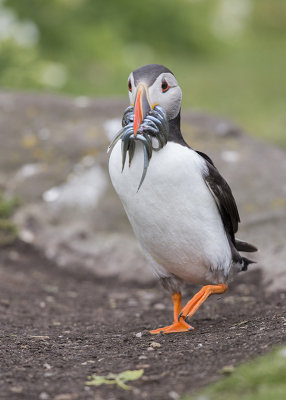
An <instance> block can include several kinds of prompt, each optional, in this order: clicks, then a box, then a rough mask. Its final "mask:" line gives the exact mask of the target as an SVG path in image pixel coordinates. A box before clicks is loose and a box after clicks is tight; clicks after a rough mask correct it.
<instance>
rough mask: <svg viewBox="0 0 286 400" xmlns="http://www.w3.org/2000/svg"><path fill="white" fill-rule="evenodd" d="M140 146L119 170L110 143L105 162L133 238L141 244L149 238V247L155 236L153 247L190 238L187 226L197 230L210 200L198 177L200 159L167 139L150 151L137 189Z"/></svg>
mask: <svg viewBox="0 0 286 400" xmlns="http://www.w3.org/2000/svg"><path fill="white" fill-rule="evenodd" d="M139 146H140V145H139ZM139 146H137V147H138V148H137V149H136V152H135V155H134V159H133V161H132V164H131V166H130V167H129V166H128V160H127V162H126V165H125V168H124V170H123V172H121V159H122V157H121V149H120V144H118V145H117V146H116V147H115V148H114V150H113V152H112V154H111V157H110V163H109V169H110V176H111V180H112V183H113V185H114V188H115V190H116V191H117V193H118V195H119V197H120V198H121V201H122V203H123V205H124V208H125V210H126V213H127V215H128V217H129V220H130V222H131V225H132V226H133V229H134V231H135V233H136V235H137V237H138V238H139V240H141V242H143V243H142V244H143V245H144V243H146V242H148V247H149V246H151V245H152V243H153V242H154V241H156V246H157V248H158V246H159V247H160V246H164V244H166V243H167V242H169V243H170V239H172V242H173V243H174V244H175V243H176V242H178V245H179V242H180V241H181V243H182V242H184V241H186V240H188V241H189V234H190V229H191V228H190V226H192V227H193V230H194V232H195V231H196V228H197V227H198V225H200V215H201V214H203V213H204V212H205V211H206V210H205V208H207V207H208V205H209V202H210V196H209V193H208V191H207V190H206V185H205V183H204V180H203V177H202V169H203V167H204V165H203V162H202V161H201V160H200V158H199V156H198V155H197V154H196V153H195V152H194V151H192V150H190V149H188V148H186V147H183V146H181V145H179V144H175V143H168V144H167V145H166V146H165V147H164V148H163V149H162V150H160V151H159V152H158V153H154V154H153V156H152V159H151V160H150V165H149V168H148V171H147V175H146V178H145V181H144V183H143V185H142V187H141V188H140V190H139V191H138V192H137V188H138V182H139V181H140V178H141V174H142V169H143V153H142V149H141V148H140V147H139ZM184 235H188V238H187V237H185V238H184ZM170 236H172V238H170ZM165 242H166V243H165ZM146 244H147V243H146ZM152 247H153V245H152Z"/></svg>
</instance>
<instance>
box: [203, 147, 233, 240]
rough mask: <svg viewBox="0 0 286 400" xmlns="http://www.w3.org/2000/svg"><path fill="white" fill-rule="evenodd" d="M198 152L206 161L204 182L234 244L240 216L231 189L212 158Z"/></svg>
mask: <svg viewBox="0 0 286 400" xmlns="http://www.w3.org/2000/svg"><path fill="white" fill-rule="evenodd" d="M198 154H199V155H200V156H201V157H203V158H204V159H205V161H206V166H207V170H206V172H205V174H204V180H205V183H206V185H207V187H208V188H209V190H210V192H211V194H212V196H213V198H214V200H215V202H216V205H217V208H218V210H219V213H220V215H221V219H222V222H223V225H224V228H225V230H226V232H227V233H228V234H229V236H230V238H231V241H232V242H233V244H234V245H235V237H234V234H235V233H236V232H237V229H238V223H239V222H240V217H239V213H238V210H237V206H236V202H235V199H234V197H233V194H232V191H231V189H230V187H229V185H228V183H227V182H226V180H225V179H224V178H223V177H222V176H221V175H220V173H219V172H218V170H217V169H216V167H215V166H214V164H213V162H212V160H211V159H210V158H209V157H208V156H207V155H206V154H204V153H201V152H198Z"/></svg>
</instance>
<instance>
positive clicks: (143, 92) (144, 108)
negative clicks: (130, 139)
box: [133, 83, 151, 137]
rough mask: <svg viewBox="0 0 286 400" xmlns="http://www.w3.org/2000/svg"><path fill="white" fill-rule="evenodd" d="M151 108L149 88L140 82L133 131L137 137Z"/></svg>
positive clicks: (136, 97) (135, 104) (135, 103)
mask: <svg viewBox="0 0 286 400" xmlns="http://www.w3.org/2000/svg"><path fill="white" fill-rule="evenodd" d="M150 110H151V105H150V102H149V99H148V89H147V86H146V85H144V83H140V85H139V86H138V88H137V92H136V96H135V102H134V122H133V131H134V136H135V137H136V134H137V131H138V129H139V127H140V125H141V124H142V121H143V119H144V118H145V117H146V115H147V114H148V112H149V111H150Z"/></svg>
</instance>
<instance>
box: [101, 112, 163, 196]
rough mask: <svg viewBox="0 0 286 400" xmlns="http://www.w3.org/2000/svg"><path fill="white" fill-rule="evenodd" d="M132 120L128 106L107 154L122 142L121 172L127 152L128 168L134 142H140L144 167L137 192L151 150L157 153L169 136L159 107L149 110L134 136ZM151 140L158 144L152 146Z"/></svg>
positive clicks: (132, 116) (132, 154)
mask: <svg viewBox="0 0 286 400" xmlns="http://www.w3.org/2000/svg"><path fill="white" fill-rule="evenodd" d="M133 120H134V107H132V106H130V107H128V108H127V109H126V110H125V112H124V114H123V118H122V128H121V129H120V131H119V132H118V133H117V135H116V136H115V138H114V139H113V141H112V142H111V143H110V145H109V146H108V149H107V152H109V151H110V150H112V149H113V147H114V146H115V145H116V143H117V142H118V140H120V139H121V140H122V142H121V152H122V171H123V170H124V166H125V161H126V155H127V152H128V154H129V167H130V165H131V163H132V159H133V156H134V152H135V147H136V142H141V143H142V144H143V154H144V166H143V172H142V177H141V180H140V182H139V186H138V189H137V192H138V190H139V189H140V187H141V185H142V183H143V182H144V179H145V176H146V173H147V169H148V166H149V162H150V159H151V157H152V152H153V150H154V151H159V150H160V149H162V148H163V147H164V146H165V145H166V144H167V141H168V134H169V123H168V120H167V115H166V113H165V111H164V109H163V108H162V107H160V106H155V107H154V109H153V110H151V111H150V112H149V113H148V114H147V115H146V117H145V118H144V120H143V122H142V124H141V125H140V127H139V129H138V131H137V134H136V135H134V130H133ZM152 138H155V139H156V140H157V142H158V146H157V147H154V146H153V143H152Z"/></svg>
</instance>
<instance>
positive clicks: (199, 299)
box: [178, 283, 227, 320]
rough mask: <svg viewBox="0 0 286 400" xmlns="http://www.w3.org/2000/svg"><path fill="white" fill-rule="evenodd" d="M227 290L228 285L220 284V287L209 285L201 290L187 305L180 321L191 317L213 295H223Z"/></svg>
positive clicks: (180, 315)
mask: <svg viewBox="0 0 286 400" xmlns="http://www.w3.org/2000/svg"><path fill="white" fill-rule="evenodd" d="M226 290H227V285H225V284H224V283H219V284H218V285H207V286H204V287H202V288H201V290H200V291H199V292H198V293H197V294H196V295H195V296H194V297H193V298H192V299H191V300H190V301H189V302H188V303H187V304H186V305H185V307H184V308H183V309H182V311H181V312H180V314H179V316H178V320H180V319H181V318H183V319H184V320H185V319H186V318H189V317H191V316H192V315H194V313H195V312H196V311H197V309H198V308H199V307H200V306H201V305H202V304H203V302H204V301H206V299H207V298H208V297H209V296H210V295H212V294H221V293H224V292H225V291H226Z"/></svg>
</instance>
